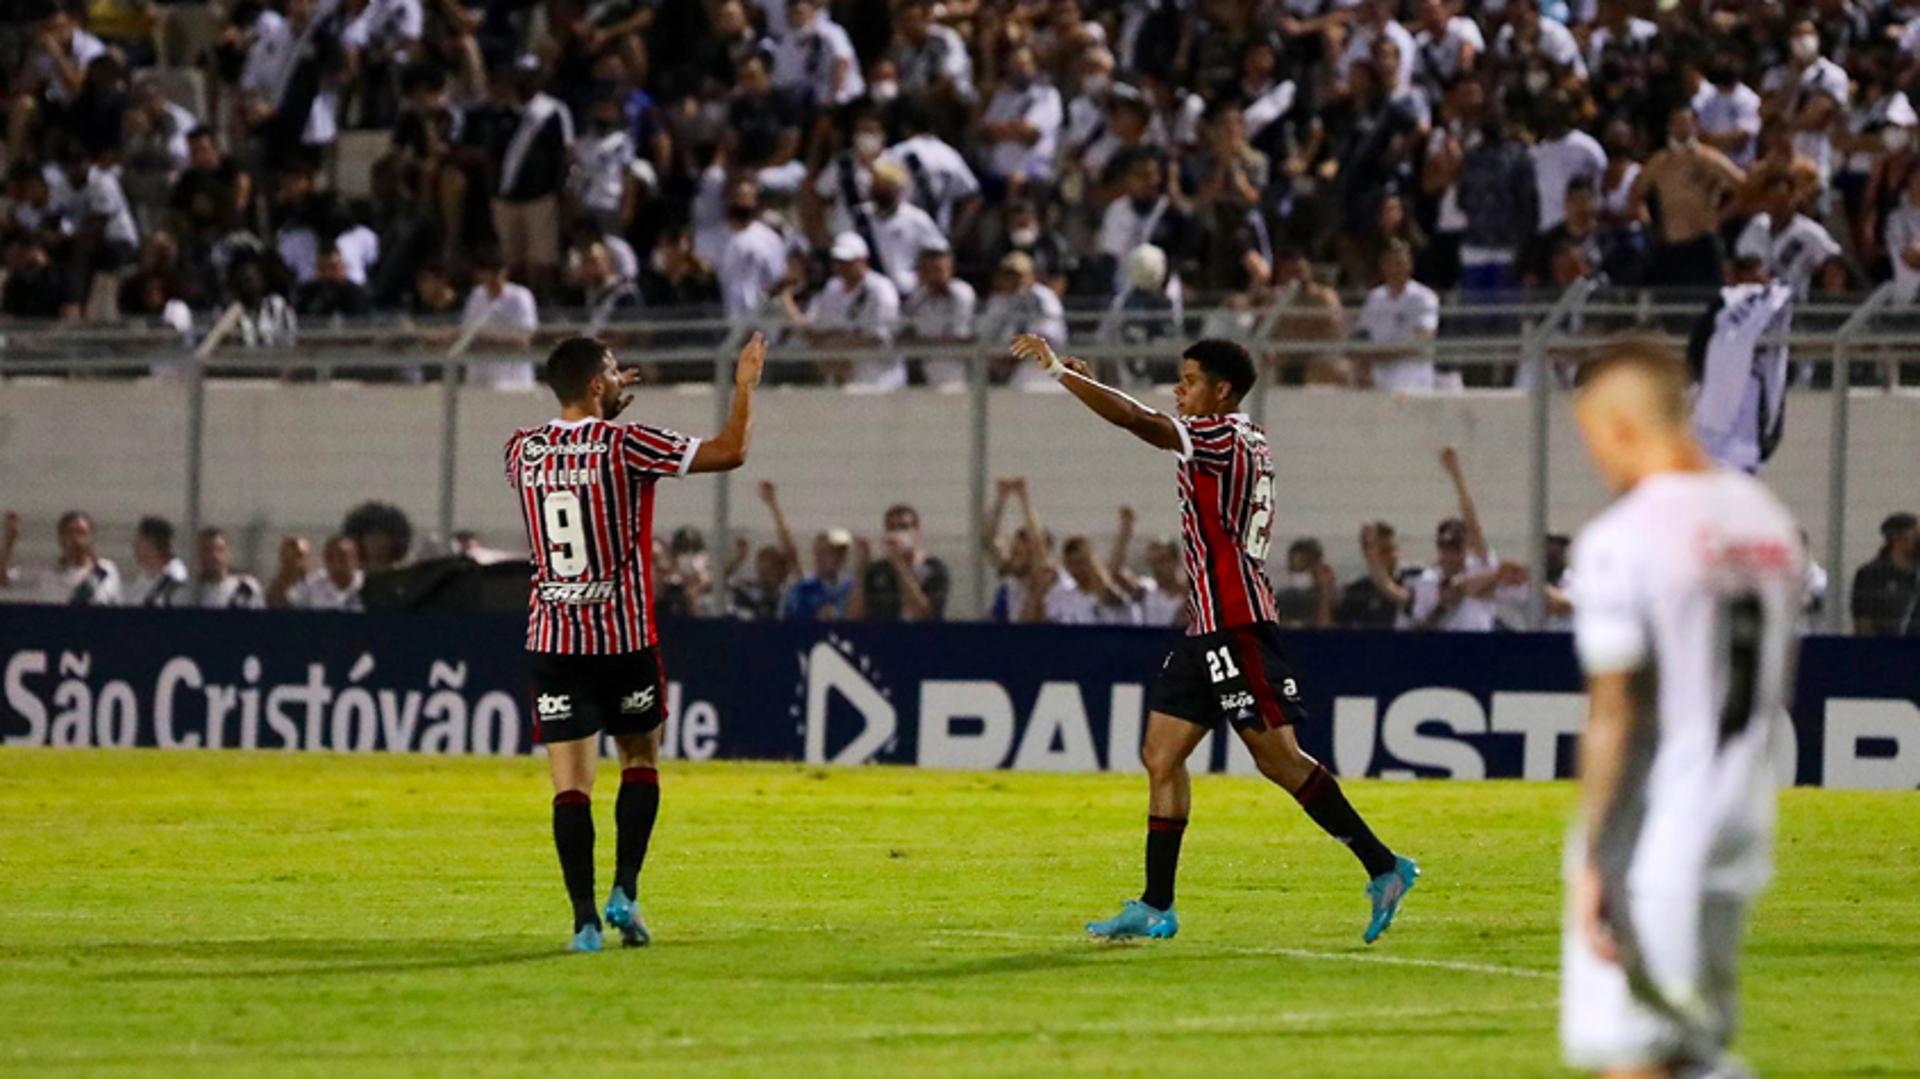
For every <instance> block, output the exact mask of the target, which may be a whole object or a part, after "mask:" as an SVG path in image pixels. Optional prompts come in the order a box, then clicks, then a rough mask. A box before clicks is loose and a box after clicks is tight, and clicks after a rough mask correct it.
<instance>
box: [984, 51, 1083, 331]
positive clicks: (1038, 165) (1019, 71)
mask: <svg viewBox="0 0 1920 1079" xmlns="http://www.w3.org/2000/svg"><path fill="white" fill-rule="evenodd" d="M1065 120H1066V114H1065V106H1064V105H1062V103H1061V101H1060V91H1058V90H1056V89H1054V88H1053V85H1052V84H1051V83H1048V82H1046V81H1045V80H1043V79H1042V78H1041V76H1040V69H1039V66H1038V65H1037V64H1036V63H1035V61H1034V58H1033V50H1031V49H1028V48H1026V47H1024V46H1023V47H1020V48H1016V49H1014V50H1013V51H1012V52H1011V53H1010V54H1008V56H1007V65H1006V78H1005V80H1004V81H1003V82H1002V83H1001V84H1000V88H999V89H998V90H995V91H994V94H993V97H992V98H991V99H990V100H988V102H987V110H986V113H985V115H983V116H982V117H981V118H980V136H981V139H982V141H983V142H985V144H986V155H987V171H988V173H989V174H990V175H992V176H993V178H994V179H995V180H997V181H998V182H999V183H1000V185H1001V187H1002V190H1003V191H1004V192H1005V193H1006V194H1019V193H1020V192H1021V191H1022V190H1024V189H1025V187H1026V185H1027V184H1028V183H1029V182H1032V181H1040V182H1044V181H1047V180H1051V179H1052V178H1053V158H1054V150H1055V147H1057V146H1058V144H1059V141H1060V127H1061V125H1062V124H1063V123H1064V122H1065ZM996 201H997V200H996ZM1029 366H1031V365H1029Z"/></svg>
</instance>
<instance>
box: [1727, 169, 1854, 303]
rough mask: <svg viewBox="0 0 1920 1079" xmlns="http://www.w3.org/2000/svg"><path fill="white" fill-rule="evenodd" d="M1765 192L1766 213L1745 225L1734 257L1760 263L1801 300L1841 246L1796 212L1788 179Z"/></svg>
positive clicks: (1772, 182) (1772, 180)
mask: <svg viewBox="0 0 1920 1079" xmlns="http://www.w3.org/2000/svg"><path fill="white" fill-rule="evenodd" d="M1765 190H1766V203H1767V209H1766V211H1765V212H1764V213H1758V214H1755V215H1753V219H1752V220H1751V221H1748V222H1747V227H1746V228H1745V229H1744V230H1742V231H1741V233H1740V241H1739V242H1738V243H1737V244H1735V245H1734V253H1735V254H1737V255H1750V256H1752V257H1754V258H1757V259H1759V260H1760V261H1761V262H1762V263H1763V264H1764V265H1765V266H1766V268H1767V273H1768V275H1769V276H1770V277H1772V278H1773V280H1775V281H1778V282H1780V283H1781V284H1784V285H1788V286H1791V287H1792V289H1793V294H1794V296H1795V297H1796V298H1798V299H1802V300H1804V299H1806V298H1807V291H1808V289H1809V288H1811V287H1812V283H1813V278H1814V275H1815V274H1817V273H1819V272H1820V267H1822V266H1824V265H1826V264H1827V262H1828V260H1830V259H1836V258H1839V257H1840V254H1841V251H1840V244H1839V243H1838V242H1836V241H1835V240H1834V238H1833V236H1832V235H1831V234H1830V233H1828V232H1827V230H1826V227H1825V226H1823V225H1821V224H1820V223H1819V222H1818V221H1815V220H1814V219H1813V218H1811V217H1808V216H1807V215H1806V214H1803V213H1800V212H1799V211H1798V209H1797V208H1796V206H1795V203H1796V201H1797V198H1798V196H1797V194H1796V193H1795V191H1794V183H1793V179H1792V178H1791V177H1789V176H1784V175H1777V176H1774V177H1772V178H1770V179H1768V181H1767V185H1766V189H1765Z"/></svg>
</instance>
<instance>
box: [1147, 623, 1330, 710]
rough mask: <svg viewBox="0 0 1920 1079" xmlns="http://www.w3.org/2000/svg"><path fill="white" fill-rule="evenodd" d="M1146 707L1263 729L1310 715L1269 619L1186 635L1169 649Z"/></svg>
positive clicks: (1278, 633)
mask: <svg viewBox="0 0 1920 1079" xmlns="http://www.w3.org/2000/svg"><path fill="white" fill-rule="evenodd" d="M1147 708H1148V710H1149V711H1153V712H1164V713H1166V714H1167V715H1170V716H1173V717H1175V718H1177V719H1184V720H1186V721H1187V722H1189V723H1198V724H1199V725H1200V726H1202V727H1212V726H1214V725H1215V724H1217V723H1219V722H1220V721H1221V720H1223V719H1224V720H1226V721H1227V722H1228V723H1231V724H1233V725H1234V726H1235V727H1239V728H1242V729H1245V730H1256V731H1257V730H1265V729H1269V728H1273V727H1284V726H1288V725H1289V724H1294V723H1298V722H1300V721H1301V720H1303V719H1305V718H1307V709H1306V706H1305V705H1304V704H1303V703H1301V699H1300V680H1299V677H1298V676H1297V675H1295V674H1294V673H1293V665H1292V664H1291V663H1289V662H1288V661H1287V656H1286V652H1285V650H1284V649H1282V648H1281V647H1280V631H1279V629H1278V628H1277V627H1276V626H1274V624H1273V623H1271V622H1260V623H1257V624H1255V625H1251V626H1238V627H1236V628H1234V629H1223V630H1217V631H1215V632H1213V633H1207V634H1202V635H1201V636H1198V637H1182V638H1180V640H1179V642H1178V643H1176V644H1175V645H1174V646H1173V649H1172V651H1170V652H1168V653H1167V660H1166V662H1165V663H1163V664H1162V665H1161V667H1160V676H1159V677H1158V678H1156V679H1154V683H1153V690H1152V692H1150V693H1149V694H1148V695H1147Z"/></svg>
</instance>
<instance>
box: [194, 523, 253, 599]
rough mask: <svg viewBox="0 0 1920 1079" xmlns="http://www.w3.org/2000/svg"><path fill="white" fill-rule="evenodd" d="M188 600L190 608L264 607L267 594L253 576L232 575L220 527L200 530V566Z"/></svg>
mask: <svg viewBox="0 0 1920 1079" xmlns="http://www.w3.org/2000/svg"><path fill="white" fill-rule="evenodd" d="M185 599H186V604H185V605H186V606H189V607H209V608H216V609H220V610H239V609H245V608H259V607H265V606H266V605H267V592H266V589H264V588H261V587H260V582H259V581H258V580H256V579H255V578H253V577H252V576H250V575H248V574H245V573H235V572H233V563H232V551H231V548H230V546H229V545H228V543H227V534H226V533H225V532H224V531H222V530H220V529H218V528H203V529H201V530H200V565H199V566H198V567H197V569H196V570H195V572H194V575H193V581H192V583H191V584H189V585H188V586H187V594H186V597H185Z"/></svg>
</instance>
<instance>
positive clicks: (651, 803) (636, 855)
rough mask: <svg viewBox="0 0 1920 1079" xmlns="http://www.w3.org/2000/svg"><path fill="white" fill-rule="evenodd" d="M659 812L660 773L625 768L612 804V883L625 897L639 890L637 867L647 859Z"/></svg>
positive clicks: (650, 769)
mask: <svg viewBox="0 0 1920 1079" xmlns="http://www.w3.org/2000/svg"><path fill="white" fill-rule="evenodd" d="M659 815H660V773H659V772H657V771H655V770H654V769H652V768H626V769H622V770H621V772H620V798H619V800H618V801H616V802H614V803H613V821H614V824H615V826H616V827H617V828H618V833H617V837H616V839H615V840H614V869H613V883H614V884H615V886H617V887H619V888H620V889H621V890H622V891H624V892H626V893H627V895H629V896H636V895H639V894H640V893H639V892H638V891H636V890H635V889H636V888H637V887H638V886H639V883H640V866H641V864H642V863H644V862H645V861H646V860H647V842H648V841H649V840H651V839H652V838H653V822H654V819H655V818H656V817H658V816H659Z"/></svg>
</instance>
